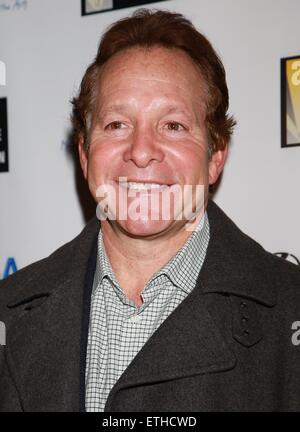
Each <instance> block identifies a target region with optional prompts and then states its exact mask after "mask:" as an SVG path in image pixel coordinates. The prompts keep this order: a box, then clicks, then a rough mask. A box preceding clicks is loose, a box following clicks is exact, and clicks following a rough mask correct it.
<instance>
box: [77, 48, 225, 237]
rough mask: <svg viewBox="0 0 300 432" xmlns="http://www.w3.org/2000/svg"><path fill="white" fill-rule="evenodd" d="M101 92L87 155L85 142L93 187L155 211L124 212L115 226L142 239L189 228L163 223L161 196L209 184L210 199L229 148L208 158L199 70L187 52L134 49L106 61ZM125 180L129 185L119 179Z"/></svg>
mask: <svg viewBox="0 0 300 432" xmlns="http://www.w3.org/2000/svg"><path fill="white" fill-rule="evenodd" d="M98 91H99V93H98V101H99V102H98V107H97V110H96V114H95V115H94V118H93V122H92V129H91V133H90V141H89V143H90V144H89V150H88V152H87V153H86V152H85V150H84V148H83V144H82V143H80V144H79V154H80V162H81V166H82V169H83V173H84V176H85V178H86V179H87V180H88V184H89V188H90V191H91V193H92V195H93V196H94V198H95V200H96V201H98V200H99V199H98V198H97V190H98V188H99V186H101V185H107V184H109V185H112V187H113V188H114V190H115V191H116V195H117V196H118V195H122V197H124V196H125V200H126V203H127V205H128V208H130V204H131V203H132V201H133V200H134V199H136V198H132V197H130V196H129V195H130V194H133V195H135V197H138V199H139V200H140V202H142V201H143V202H145V201H147V202H148V203H149V210H151V215H152V217H149V215H150V213H149V214H147V215H146V216H145V215H143V216H140V217H138V218H137V220H136V217H135V218H132V217H127V220H121V219H120V218H119V217H118V216H117V220H115V221H110V222H109V223H112V224H114V227H115V228H116V229H121V230H122V232H126V233H127V234H129V235H131V236H138V237H140V236H141V237H145V236H153V235H154V236H157V235H164V234H166V235H167V233H172V231H176V230H178V229H183V228H184V225H185V224H186V220H174V217H171V218H170V219H169V220H162V218H161V206H157V201H155V200H154V198H155V195H156V196H157V195H159V194H160V195H161V196H162V197H163V194H164V193H165V192H166V191H168V188H174V187H175V188H176V187H179V188H183V186H185V185H192V186H194V187H195V186H196V185H203V189H204V191H205V204H206V201H207V192H208V185H209V184H213V183H214V182H215V181H216V180H217V178H218V176H219V174H220V172H221V171H222V168H223V165H224V163H225V159H226V149H225V150H223V151H218V152H216V153H214V154H213V156H212V157H211V158H210V160H209V159H208V146H207V135H206V127H205V88H204V85H203V81H202V78H201V75H200V73H199V71H198V69H197V67H196V66H195V65H194V64H193V62H192V61H191V60H190V58H189V57H188V55H187V54H185V53H184V52H183V51H181V50H177V49H167V48H161V47H153V48H150V49H144V48H130V49H128V50H125V51H122V52H120V53H118V54H116V55H115V56H114V57H112V58H111V59H110V60H109V61H108V62H107V63H106V64H105V66H104V68H103V70H102V71H101V78H100V85H99V89H98ZM120 177H126V178H127V181H128V182H129V184H127V185H126V183H122V182H121V183H120V181H119V180H120ZM145 183H146V184H145ZM159 185H160V187H159ZM136 189H138V190H139V192H138V193H137V192H136ZM152 199H153V200H152ZM163 199H164V198H163ZM151 200H152V201H151ZM135 202H136V201H135ZM194 204H195V203H194ZM119 205H120V202H118V203H117V208H118V207H119ZM172 206H173V207H174V203H172V200H171V207H172ZM170 214H173V213H172V209H171V211H170ZM153 215H155V217H153ZM124 219H125V218H124ZM153 219H156V220H153ZM157 219H159V220H157ZM102 223H104V222H102ZM105 223H108V222H107V221H105Z"/></svg>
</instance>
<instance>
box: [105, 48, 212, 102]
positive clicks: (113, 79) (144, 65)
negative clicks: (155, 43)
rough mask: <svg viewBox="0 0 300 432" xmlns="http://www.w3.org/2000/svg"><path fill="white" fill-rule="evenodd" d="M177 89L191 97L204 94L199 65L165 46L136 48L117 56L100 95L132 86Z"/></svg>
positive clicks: (106, 71)
mask: <svg viewBox="0 0 300 432" xmlns="http://www.w3.org/2000/svg"><path fill="white" fill-rule="evenodd" d="M133 85H134V86H136V85H137V86H139V85H140V86H141V87H143V86H144V85H145V86H146V88H147V86H152V88H153V89H155V88H159V87H160V86H161V88H162V89H163V88H164V89H166V90H167V89H168V88H170V89H172V87H173V89H174V90H175V89H176V88H178V90H179V91H180V92H181V93H186V95H187V97H191V96H193V95H194V94H195V92H196V93H197V96H198V97H199V96H200V94H202V95H204V92H205V85H204V81H203V79H202V77H201V73H200V70H199V68H198V66H197V65H196V64H195V63H194V62H193V61H192V59H191V58H190V57H189V56H188V55H187V54H186V53H185V52H184V51H182V50H180V49H175V48H174V49H173V48H164V47H151V48H143V47H133V48H129V49H126V50H123V51H121V52H119V53H117V54H115V55H114V56H113V57H112V58H111V59H110V60H109V61H108V62H107V63H106V64H105V65H104V67H103V69H102V71H101V74H100V82H99V86H100V87H99V88H100V94H101V95H102V96H105V95H107V94H111V93H112V92H114V90H116V89H118V88H119V89H125V88H126V87H128V88H130V86H133Z"/></svg>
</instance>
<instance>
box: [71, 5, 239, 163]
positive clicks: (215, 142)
mask: <svg viewBox="0 0 300 432" xmlns="http://www.w3.org/2000/svg"><path fill="white" fill-rule="evenodd" d="M153 46H161V47H165V48H171V49H173V48H177V49H181V50H183V51H184V52H185V53H187V54H188V55H189V57H190V58H191V59H192V61H193V62H194V63H195V64H196V65H197V66H198V68H199V71H200V74H201V76H202V78H203V79H204V82H205V83H206V87H207V88H206V90H207V91H206V93H207V97H206V127H207V133H208V140H209V154H210V155H211V154H212V153H213V152H215V151H217V150H220V149H224V147H225V146H226V144H227V143H228V141H229V139H230V136H231V134H232V132H233V128H234V126H235V124H236V122H235V120H234V118H233V117H232V116H229V115H228V114H227V110H228V104H229V96H228V89H227V84H226V76H225V70H224V67H223V64H222V62H221V60H220V59H219V57H218V55H217V53H216V52H215V50H214V49H213V47H212V45H211V44H210V42H209V41H208V40H207V39H206V38H205V37H204V36H203V35H202V34H201V33H199V32H198V31H197V30H196V29H195V27H194V26H193V24H192V23H191V22H190V21H189V20H188V19H186V18H185V17H184V16H183V15H181V14H179V13H172V12H168V11H162V10H157V11H153V10H149V9H139V10H137V11H136V12H135V13H134V14H133V15H132V16H130V17H127V18H125V19H121V20H120V21H117V22H116V23H114V24H113V25H112V26H111V27H110V28H109V29H108V30H107V31H106V32H105V33H104V35H103V36H102V38H101V41H100V45H99V48H98V52H97V55H96V58H95V60H94V62H93V63H92V64H91V65H90V66H89V67H88V68H87V70H86V72H85V75H84V77H83V79H82V82H81V87H80V91H79V95H78V97H75V98H74V99H73V100H72V104H73V112H72V123H73V127H74V133H75V142H76V143H77V142H78V140H79V138H82V139H83V140H84V146H85V149H86V150H88V137H89V129H90V126H91V119H92V115H93V112H94V109H95V106H96V99H97V91H96V90H97V87H98V82H99V73H100V70H101V67H102V66H103V65H104V64H105V63H106V62H107V61H108V60H109V59H110V58H111V57H112V56H113V55H114V54H116V53H118V52H120V51H122V50H124V49H126V48H132V47H153Z"/></svg>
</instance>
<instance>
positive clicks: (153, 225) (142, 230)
mask: <svg viewBox="0 0 300 432" xmlns="http://www.w3.org/2000/svg"><path fill="white" fill-rule="evenodd" d="M173 223H174V221H173ZM173 223H172V221H170V220H157V221H155V220H144V219H138V220H131V219H128V220H120V221H118V224H119V225H120V227H121V228H122V230H123V231H125V232H126V233H127V234H128V235H130V236H133V237H150V236H156V235H159V234H160V233H163V232H166V231H168V229H169V228H170V227H171V225H173Z"/></svg>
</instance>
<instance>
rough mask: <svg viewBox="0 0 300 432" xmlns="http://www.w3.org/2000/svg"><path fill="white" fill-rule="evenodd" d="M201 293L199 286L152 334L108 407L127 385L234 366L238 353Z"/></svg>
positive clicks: (111, 397) (111, 406)
mask: <svg viewBox="0 0 300 432" xmlns="http://www.w3.org/2000/svg"><path fill="white" fill-rule="evenodd" d="M201 297H202V295H201V290H200V287H199V286H197V287H196V288H195V289H194V291H192V293H191V294H189V295H188V297H187V298H186V299H185V300H184V301H183V302H182V303H181V304H180V305H179V306H178V307H177V308H176V309H175V310H174V312H173V313H172V314H171V315H170V316H169V317H168V318H167V319H166V320H165V321H164V322H163V324H162V325H161V326H160V327H159V328H158V330H157V331H156V332H155V333H154V334H153V335H152V337H151V338H150V339H149V340H148V341H147V343H146V344H145V345H144V347H143V348H142V349H141V351H140V352H139V353H138V354H137V356H136V357H135V358H134V359H133V361H132V362H131V363H130V365H129V366H128V368H127V369H126V370H125V372H124V373H123V374H122V376H121V377H120V379H119V381H118V382H117V383H116V385H115V386H114V387H113V389H112V391H111V392H110V394H109V397H108V400H107V403H106V407H105V411H112V410H113V407H114V403H115V400H116V398H117V396H118V392H119V391H120V390H122V389H124V388H128V387H132V386H137V385H140V384H147V383H155V382H156V383H157V382H164V381H169V380H172V379H176V378H183V377H188V376H193V375H197V374H204V373H211V372H218V371H225V370H229V369H232V368H233V367H234V366H235V363H236V359H235V356H234V354H233V353H232V352H231V351H230V350H229V348H228V347H227V345H226V343H225V341H224V338H223V337H222V335H221V333H220V332H219V330H218V328H217V327H216V326H215V324H214V321H213V320H212V318H211V316H210V314H209V312H208V311H207V309H206V307H205V305H204V302H203V298H201Z"/></svg>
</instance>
